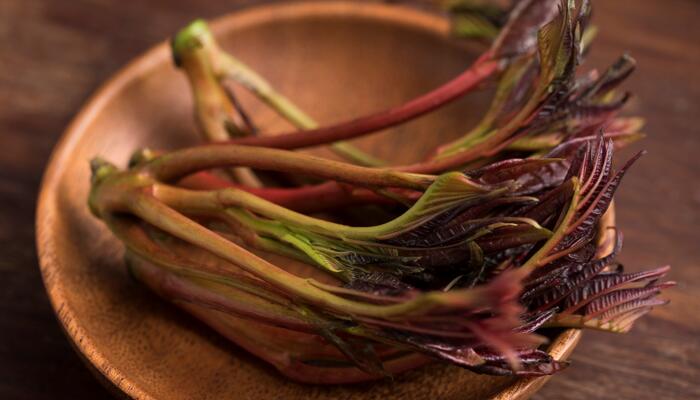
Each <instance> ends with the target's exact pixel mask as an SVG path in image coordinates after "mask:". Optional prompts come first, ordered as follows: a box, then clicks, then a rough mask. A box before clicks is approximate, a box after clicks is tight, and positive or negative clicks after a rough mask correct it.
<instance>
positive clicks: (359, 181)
mask: <svg viewBox="0 0 700 400" xmlns="http://www.w3.org/2000/svg"><path fill="white" fill-rule="evenodd" d="M227 166H246V167H251V168H255V169H261V170H270V171H280V172H286V173H292V174H302V175H308V176H316V177H319V178H325V179H331V180H337V181H343V182H347V183H352V184H356V185H360V186H369V187H399V188H407V189H417V190H423V189H426V188H427V187H428V186H430V184H431V183H432V182H433V181H434V180H435V176H432V175H422V174H413V173H405V172H400V171H394V170H390V169H377V168H368V167H361V166H357V165H351V164H346V163H342V162H338V161H333V160H328V159H324V158H320V157H314V156H310V155H306V154H300V153H294V152H290V151H285V150H278V149H267V148H256V147H251V146H237V145H225V144H220V145H217V144H212V145H202V146H195V147H190V148H187V149H182V150H176V151H174V152H171V153H168V154H165V155H163V156H161V157H158V158H157V159H155V160H153V161H152V162H150V163H149V164H147V165H145V166H144V169H145V171H147V172H148V173H151V174H153V176H154V177H155V178H156V179H157V180H159V181H173V180H176V179H178V178H181V177H184V176H186V175H189V174H192V173H195V172H197V171H201V170H206V169H211V168H220V167H227Z"/></svg>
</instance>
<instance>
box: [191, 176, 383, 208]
mask: <svg viewBox="0 0 700 400" xmlns="http://www.w3.org/2000/svg"><path fill="white" fill-rule="evenodd" d="M178 186H181V187H185V188H188V189H195V190H216V189H223V188H229V187H234V188H237V189H241V190H245V191H246V192H248V193H251V194H254V195H256V196H258V197H261V198H263V199H265V200H268V201H271V202H273V203H275V204H278V205H280V206H282V207H286V208H289V209H291V210H294V211H298V212H302V213H314V212H320V211H325V210H328V209H332V208H337V207H346V206H351V205H355V204H369V203H371V204H382V203H384V204H392V203H394V201H393V200H391V199H389V198H387V197H384V196H379V195H377V194H375V193H373V192H372V191H370V190H368V189H363V188H357V187H353V186H351V185H347V184H342V183H338V182H336V181H327V182H324V183H320V184H316V185H308V186H302V187H295V188H270V187H267V188H253V187H249V186H245V185H239V184H236V183H232V182H230V181H228V180H226V179H223V178H219V177H218V176H216V175H214V174H212V173H209V172H206V171H202V172H198V173H196V174H192V175H189V176H187V177H185V178H184V179H182V180H181V181H180V182H178Z"/></svg>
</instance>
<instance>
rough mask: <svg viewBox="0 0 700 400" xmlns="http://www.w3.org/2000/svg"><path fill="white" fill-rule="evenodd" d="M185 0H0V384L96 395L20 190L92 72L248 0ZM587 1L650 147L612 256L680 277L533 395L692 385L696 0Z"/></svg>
mask: <svg viewBox="0 0 700 400" xmlns="http://www.w3.org/2000/svg"><path fill="white" fill-rule="evenodd" d="M196 3H198V2H194V1H184V0H179V1H163V0H161V1H150V2H116V1H87V0H78V1H71V2H55V1H50V0H34V1H31V2H28V1H23V0H4V1H2V2H1V3H0V54H2V56H0V99H2V105H3V107H2V109H0V146H1V147H0V148H3V149H5V151H3V152H2V153H0V167H1V168H0V171H2V172H0V194H1V196H0V210H2V211H1V212H0V218H1V219H0V223H1V224H0V246H1V247H0V249H1V251H2V254H3V255H4V257H3V258H2V261H0V274H1V275H0V276H1V278H2V279H0V282H2V285H3V287H2V290H0V300H1V302H0V312H2V315H3V318H0V397H1V398H13V399H14V398H19V399H22V398H27V399H41V398H101V397H105V395H106V392H105V391H104V390H103V389H102V388H101V387H100V386H99V385H98V384H97V383H96V381H95V380H94V378H93V377H92V376H91V375H90V373H89V372H88V371H87V369H85V368H84V367H83V366H82V365H81V364H80V361H78V358H77V357H76V356H75V355H74V354H73V353H72V351H71V349H70V347H69V345H68V342H67V341H66V340H65V338H64V337H63V336H62V334H61V333H60V329H59V327H58V324H57V323H56V322H55V318H54V316H53V314H52V312H51V310H50V308H49V306H48V301H47V300H46V297H45V294H44V292H43V288H42V285H41V281H40V278H39V272H38V268H37V266H36V257H35V255H34V254H35V252H34V244H33V199H34V198H35V197H36V193H37V187H38V183H39V177H40V174H41V171H42V168H43V165H44V163H45V160H46V158H47V156H48V154H49V152H50V148H51V147H52V145H53V144H54V143H55V141H56V140H57V138H58V136H59V135H60V132H61V131H62V130H63V128H64V127H65V125H66V124H67V122H68V121H69V120H70V118H71V117H72V115H73V114H74V113H75V111H76V110H77V109H78V108H79V106H80V104H81V103H82V102H83V101H84V100H85V98H86V97H87V96H88V95H89V93H90V92H92V91H93V90H94V89H95V87H96V86H97V85H98V84H99V83H100V82H101V81H102V80H104V79H105V78H107V77H108V76H109V75H110V74H111V73H112V72H114V71H115V70H116V69H117V68H119V67H120V66H121V65H123V64H124V63H125V62H126V61H128V60H129V59H130V58H132V57H134V56H136V55H137V54H139V53H140V52H141V51H143V50H144V49H146V48H147V47H149V46H150V45H152V44H153V43H155V42H157V41H159V40H162V39H163V38H165V37H166V36H167V35H168V34H170V33H171V32H173V31H174V30H175V29H177V28H178V27H179V26H181V25H183V24H184V23H186V22H187V21H188V20H190V19H191V18H192V17H193V16H195V15H201V16H205V17H213V16H216V15H218V14H222V13H225V12H229V11H231V10H232V9H234V8H236V7H239V6H243V5H245V4H246V3H253V2H236V3H235V4H232V2H231V1H209V2H207V3H206V4H196ZM598 3H599V4H598ZM596 6H597V11H596V16H595V21H596V23H597V24H598V25H600V26H601V28H602V33H601V36H600V38H599V40H598V41H597V43H596V46H595V49H594V51H593V54H592V63H591V64H593V65H597V66H603V65H605V64H606V63H608V62H610V61H612V60H613V59H614V57H616V56H617V55H618V54H620V53H621V52H622V51H625V50H630V51H631V53H632V54H633V55H634V56H635V57H636V58H637V59H638V60H639V63H640V70H639V71H638V72H637V73H636V74H635V76H634V77H633V78H632V80H631V82H630V83H629V85H628V86H629V87H630V88H631V89H632V90H633V91H634V92H635V94H636V95H637V97H636V99H635V101H634V103H633V104H632V107H630V108H631V111H633V112H635V113H640V114H642V115H645V116H647V117H648V118H649V125H648V128H647V129H646V131H647V132H648V133H649V135H650V137H649V138H648V139H647V140H646V141H645V142H644V144H643V146H644V147H645V148H647V149H649V150H650V151H651V153H650V155H649V156H647V157H646V158H645V159H644V160H643V161H642V162H641V163H640V164H639V165H638V166H637V167H636V168H635V170H634V171H633V173H631V174H630V176H629V177H628V179H627V180H626V183H625V185H623V187H622V190H621V192H620V195H619V204H620V205H621V207H620V209H619V221H620V226H621V227H622V228H623V229H624V231H625V233H626V238H627V243H626V248H625V251H624V255H623V260H624V261H626V262H627V265H628V267H629V268H630V269H631V270H634V269H638V268H641V267H647V266H653V265H658V264H662V263H671V264H672V265H673V267H674V270H673V273H672V277H673V278H674V279H677V280H679V281H681V282H682V283H683V284H682V285H681V286H680V287H679V288H678V289H675V290H674V291H673V292H671V293H670V294H669V297H670V298H671V300H672V301H673V303H672V305H670V306H669V307H667V308H665V309H660V310H657V311H655V312H654V313H653V314H652V315H651V316H649V317H648V318H647V319H646V320H644V321H642V322H641V323H639V324H638V325H637V329H636V330H635V331H633V332H632V333H631V334H629V335H626V336H614V335H606V334H595V333H594V334H590V333H589V334H587V335H586V336H585V337H584V339H583V342H582V344H581V346H580V347H579V349H578V350H577V352H576V353H575V354H574V357H573V361H574V365H573V366H572V367H571V368H570V369H569V370H568V371H566V372H565V373H563V374H561V375H559V376H558V377H557V378H556V379H553V380H552V381H551V382H550V383H549V384H548V385H547V386H546V387H545V388H544V389H543V390H542V391H541V392H540V393H539V394H538V395H537V398H538V399H584V398H600V399H617V398H636V399H651V398H659V397H665V398H674V399H692V398H698V397H700V386H698V383H697V382H700V375H699V372H698V371H699V370H700V343H699V340H698V337H699V336H698V335H699V334H700V317H699V316H698V314H697V307H698V306H699V305H700V300H698V297H697V293H698V289H700V269H698V267H700V265H698V264H700V261H699V260H700V250H699V249H698V246H697V242H698V239H699V237H698V230H697V226H698V222H700V221H699V219H700V217H699V216H700V211H698V210H699V208H700V183H699V182H698V178H697V173H698V172H700V165H699V162H698V159H697V156H696V154H697V153H698V150H700V140H699V139H698V135H700V129H699V128H698V125H697V122H698V121H697V112H698V111H700V110H698V104H700V83H699V81H698V78H697V76H696V75H697V70H698V68H699V67H700V49H698V45H697V38H698V37H700V26H698V24H697V22H696V20H697V17H698V16H700V15H699V13H700V4H698V3H697V2H693V1H690V0H686V1H683V0H674V1H645V2H636V1H615V2H601V1H599V2H597V4H596ZM154 16H157V18H155V17H154ZM640 147H641V146H637V148H640ZM608 358H610V359H614V362H607V361H605V360H606V359H608Z"/></svg>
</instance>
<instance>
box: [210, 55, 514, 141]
mask: <svg viewBox="0 0 700 400" xmlns="http://www.w3.org/2000/svg"><path fill="white" fill-rule="evenodd" d="M500 64H501V62H500V61H499V60H494V59H493V58H492V52H491V51H489V52H486V53H484V54H483V55H482V56H481V57H479V59H477V60H476V61H475V62H474V64H472V66H471V67H470V68H468V69H467V70H466V71H464V72H462V73H461V74H460V75H458V76H457V77H456V78H454V79H452V80H451V81H449V82H447V83H445V84H444V85H442V86H440V87H438V88H437V89H434V90H432V91H431V92H428V93H426V94H424V95H422V96H420V97H418V98H416V99H413V100H411V101H409V102H407V103H405V104H402V105H400V106H396V107H393V108H390V109H388V110H384V111H380V112H377V113H374V114H371V115H368V116H365V117H360V118H357V119H353V120H349V121H344V122H340V123H337V124H334V125H330V126H325V127H321V128H318V129H310V130H304V131H295V132H288V133H283V134H279V135H274V136H251V137H243V138H236V139H231V140H229V141H227V142H224V143H229V144H230V143H235V144H241V145H246V146H261V147H273V148H278V149H288V150H291V149H298V148H302V147H309V146H318V145H323V144H328V143H332V142H337V141H341V140H347V139H352V138H355V137H358V136H362V135H364V134H367V133H371V132H376V131H379V130H382V129H385V128H389V127H392V126H395V125H398V124H401V123H404V122H407V121H410V120H412V119H414V118H417V117H420V116H421V115H424V114H426V113H429V112H431V111H433V110H435V109H437V108H440V107H442V106H444V105H445V104H448V103H449V102H451V101H453V100H456V99H458V98H459V97H461V96H463V95H465V94H466V93H468V92H469V91H471V90H472V89H474V88H475V87H476V86H478V85H479V84H480V83H482V82H484V81H485V80H486V79H487V78H489V77H490V76H492V75H493V74H494V73H495V72H497V71H498V70H499V69H500V68H499V65H500Z"/></svg>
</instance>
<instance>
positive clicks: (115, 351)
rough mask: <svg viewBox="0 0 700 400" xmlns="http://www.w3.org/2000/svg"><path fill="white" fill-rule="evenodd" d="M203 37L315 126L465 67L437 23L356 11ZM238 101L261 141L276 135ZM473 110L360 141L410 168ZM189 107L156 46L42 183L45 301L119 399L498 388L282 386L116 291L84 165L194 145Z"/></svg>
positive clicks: (463, 394)
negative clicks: (148, 150) (292, 104)
mask: <svg viewBox="0 0 700 400" xmlns="http://www.w3.org/2000/svg"><path fill="white" fill-rule="evenodd" d="M213 29H214V31H215V33H216V34H217V36H218V37H219V39H220V41H221V42H222V44H223V45H224V47H225V48H226V49H228V50H230V51H232V52H233V53H234V54H235V55H236V56H238V57H239V58H240V59H241V60H243V61H244V62H246V63H248V64H249V65H251V66H252V67H253V68H254V69H256V70H257V71H258V72H260V73H261V74H262V75H263V76H265V77H267V78H268V79H269V80H270V81H271V82H272V83H273V84H274V85H275V86H277V88H278V89H279V90H280V91H281V92H282V93H285V94H287V95H288V96H289V97H290V98H291V99H293V100H294V101H295V102H297V103H298V105H300V106H301V108H302V109H304V110H307V111H308V113H309V114H311V115H312V116H313V117H314V118H316V119H317V120H318V121H319V122H321V123H326V122H332V121H337V120H341V119H347V118H349V117H352V116H358V115H361V114H362V113H365V112H369V111H372V110H377V109H380V108H382V107H387V106H391V105H394V104H399V103H400V102H401V101H404V100H407V99H410V98H411V97H413V96H415V95H418V94H421V93H423V92H425V91H427V90H429V89H432V88H434V87H435V86H437V85H439V84H441V83H443V82H445V81H447V80H448V79H449V78H451V77H453V76H454V75H455V74H457V73H458V72H459V71H460V70H462V69H463V68H465V67H466V66H467V65H469V63H470V62H471V61H472V60H473V59H474V56H475V55H476V53H475V52H474V51H473V50H469V49H468V48H466V47H465V46H464V45H462V44H458V43H455V42H452V41H450V40H448V39H446V36H445V33H446V31H447V29H448V27H447V23H446V22H445V21H443V20H442V19H440V18H438V17H435V16H428V15H425V14H422V13H420V12H418V11H412V10H406V9H395V8H391V7H387V6H380V5H370V4H365V5H362V4H360V5H358V4H354V5H347V4H343V3H330V4H327V3H321V4H319V3H304V4H296V5H282V6H273V7H267V8H263V9H257V10H250V11H245V12H243V13H239V14H236V15H232V16H229V17H224V18H222V19H220V20H218V21H217V22H215V23H214V24H213ZM238 93H240V95H241V98H242V101H243V103H244V104H245V105H246V107H247V109H248V111H249V112H250V114H251V115H252V116H253V118H254V120H255V121H256V123H257V124H258V125H259V126H260V127H261V128H262V129H263V130H264V131H268V132H276V131H283V130H287V129H288V128H289V126H288V125H287V124H286V123H285V122H284V121H282V120H281V119H280V118H278V117H276V116H275V115H274V113H272V112H271V111H269V110H267V109H266V108H265V107H264V106H263V105H262V104H261V103H259V102H257V101H256V100H254V99H253V98H252V97H251V96H250V95H247V94H245V93H243V91H241V90H239V91H238ZM486 99H487V96H485V95H483V94H481V95H480V94H474V95H469V96H467V97H465V98H464V99H462V100H459V101H457V102H455V103H454V104H452V105H450V106H448V107H445V108H444V109H441V110H440V111H438V112H436V113H433V114H431V115H429V116H426V117H423V118H420V119H418V120H416V121H413V122H410V123H407V124H405V125H402V126H400V127H398V128H394V129H391V130H388V131H386V132H382V133H380V134H377V135H374V136H371V137H368V138H365V139H362V140H360V141H359V144H360V146H361V147H363V148H365V149H367V150H368V151H370V152H371V153H373V154H375V155H377V156H380V157H384V158H386V159H389V160H392V161H396V162H407V161H411V160H417V159H419V158H421V157H423V156H424V155H426V154H427V152H429V151H430V150H431V149H432V148H433V147H434V146H435V145H436V144H437V143H440V142H442V141H444V140H446V139H447V138H449V137H456V136H459V135H460V134H461V133H463V132H464V131H465V130H466V129H467V128H468V127H469V126H471V125H473V123H474V122H475V119H476V117H477V116H478V111H479V110H483V108H484V103H485V102H486ZM191 107H192V102H191V98H190V92H189V89H188V87H187V85H186V81H185V78H184V76H183V75H182V74H181V73H180V72H178V71H177V70H176V69H175V68H174V67H173V66H172V64H171V62H170V58H169V54H168V50H167V48H166V46H165V44H161V45H160V46H158V47H157V48H155V49H154V50H152V51H150V52H149V53H147V54H146V55H145V56H143V57H141V58H140V59H138V60H137V61H136V62H134V63H132V64H131V65H130V66H129V67H127V68H126V69H125V70H124V71H123V72H122V73H120V74H119V75H117V76H116V77H115V78H114V79H112V80H111V81H110V82H109V83H108V84H107V85H106V86H105V87H103V88H102V89H101V90H100V91H99V92H98V94H97V95H96V96H95V97H94V98H93V100H91V102H90V103H89V104H88V105H87V106H86V108H85V109H84V110H83V111H82V112H81V114H80V115H79V116H78V117H77V119H76V120H75V121H74V123H73V124H72V125H71V126H70V128H69V130H68V132H67V133H66V137H64V139H63V140H62V142H61V144H60V145H59V147H58V148H57V150H56V152H55V154H54V157H53V159H52V162H51V165H50V167H49V170H48V171H47V174H46V178H45V182H44V187H43V190H42V198H41V199H40V208H39V214H38V221H37V227H38V232H39V233H38V241H39V247H40V253H41V254H40V256H41V261H42V270H43V274H44V277H45V281H46V286H47V290H48V292H49V295H50V297H51V300H52V302H53V305H54V307H55V308H56V310H57V313H58V314H59V317H60V319H61V321H62V323H63V325H64V327H65V329H66V330H67V332H68V334H69V336H70V337H71V338H72V340H73V341H74V342H75V344H76V347H77V348H78V350H79V351H80V352H81V353H82V354H83V355H84V356H85V357H86V358H87V359H88V361H89V362H90V363H92V364H93V365H94V366H95V367H96V369H97V370H99V371H100V372H101V373H102V374H103V375H105V376H106V377H107V378H108V379H109V380H111V381H112V382H113V383H114V384H115V385H116V386H117V387H119V388H120V390H122V391H124V392H125V393H127V394H129V395H130V396H133V397H137V398H158V399H191V398H217V399H219V398H253V397H255V398H256V399H258V400H262V399H280V398H283V399H295V398H315V399H326V398H328V399H331V398H355V397H362V398H367V399H375V398H376V399H380V398H382V399H383V398H404V399H406V398H407V399H414V398H415V399H418V398H421V399H422V398H427V397H429V396H431V397H434V398H440V399H450V398H460V399H482V398H486V397H489V396H491V395H494V394H496V393H499V392H501V391H503V390H504V389H505V388H507V387H509V386H510V385H511V384H512V383H513V379H511V378H497V377H489V376H481V375H476V374H472V373H470V372H467V371H464V370H462V369H459V368H455V367H448V366H444V365H432V366H428V367H425V368H422V369H419V370H416V371H412V372H409V373H406V374H403V375H401V376H399V377H397V378H396V379H394V380H393V381H383V382H378V383H371V384H361V385H353V386H326V387H320V386H309V385H302V384H297V383H294V382H291V381H289V380H287V379H284V378H282V377H281V376H280V375H279V374H277V373H276V371H275V370H273V369H272V368H271V367H268V366H267V365H265V364H264V363H262V362H259V361H258V360H256V359H255V358H253V357H252V356H249V355H248V354H246V353H245V352H244V351H242V350H240V349H238V348H237V347H236V346H235V345H233V344H231V343H229V342H227V341H225V340H224V339H222V338H220V337H219V336H218V335H217V334H215V333H214V332H213V331H211V330H209V329H208V328H207V327H205V326H204V325H202V324H200V323H199V322H198V321H196V320H194V319H193V318H191V317H189V316H187V315H186V314H184V313H183V312H181V311H179V310H177V309H176V308H175V307H174V306H171V305H169V304H167V303H166V302H163V301H161V300H160V299H159V298H157V297H156V296H155V295H152V294H151V293H150V292H149V291H148V290H146V289H145V288H143V287H142V286H140V285H139V284H138V283H137V282H135V281H134V280H133V279H131V278H130V277H129V275H128V274H127V272H126V269H125V267H124V265H123V262H122V248H121V246H120V244H119V243H118V242H117V241H116V240H115V239H114V238H113V237H112V235H111V234H110V232H109V231H108V230H107V229H106V228H105V227H104V226H103V225H102V223H101V222H100V221H98V220H96V219H95V218H93V217H92V216H91V215H90V213H89V211H88V209H87V206H86V199H87V192H88V186H89V167H88V160H89V159H90V158H92V157H93V156H96V155H100V156H103V157H105V158H107V159H109V160H111V161H114V162H116V163H117V164H118V165H121V166H123V165H125V163H126V160H127V159H128V157H129V155H130V154H131V152H132V151H133V150H135V149H137V148H141V147H151V148H176V147H181V146H183V145H185V144H188V143H195V142H197V141H198V135H197V132H196V128H195V125H194V122H193V117H192V108H191ZM321 152H322V153H323V154H328V153H326V151H325V150H321Z"/></svg>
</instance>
